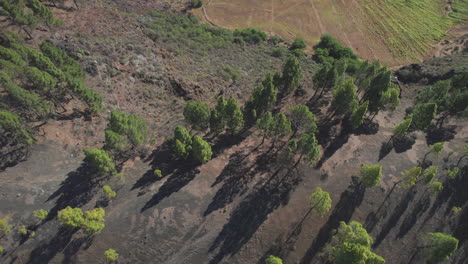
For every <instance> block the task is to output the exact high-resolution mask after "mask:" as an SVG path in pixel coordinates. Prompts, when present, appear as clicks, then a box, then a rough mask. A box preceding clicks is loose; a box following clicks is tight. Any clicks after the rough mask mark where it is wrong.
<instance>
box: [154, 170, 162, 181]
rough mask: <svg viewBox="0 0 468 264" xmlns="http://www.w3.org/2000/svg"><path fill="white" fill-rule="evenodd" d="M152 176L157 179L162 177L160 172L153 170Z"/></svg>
mask: <svg viewBox="0 0 468 264" xmlns="http://www.w3.org/2000/svg"><path fill="white" fill-rule="evenodd" d="M154 176H156V177H157V178H159V179H160V178H162V177H163V175H162V172H161V170H154Z"/></svg>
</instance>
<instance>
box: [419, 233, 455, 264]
mask: <svg viewBox="0 0 468 264" xmlns="http://www.w3.org/2000/svg"><path fill="white" fill-rule="evenodd" d="M422 245H423V248H424V255H425V257H426V258H427V259H428V260H430V261H434V262H440V261H444V260H448V259H449V258H450V256H451V255H452V254H453V253H454V252H455V250H457V248H458V239H456V238H454V237H452V236H450V235H447V234H444V233H438V232H436V233H427V235H426V236H425V237H423V240H422Z"/></svg>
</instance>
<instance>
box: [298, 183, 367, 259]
mask: <svg viewBox="0 0 468 264" xmlns="http://www.w3.org/2000/svg"><path fill="white" fill-rule="evenodd" d="M364 192H365V188H364V187H363V186H362V185H361V184H360V183H359V179H358V178H357V177H353V178H352V181H351V184H350V185H349V187H348V189H346V190H345V191H344V192H343V193H342V194H341V197H340V200H339V201H338V203H337V204H336V206H335V209H333V212H332V214H331V215H330V217H329V218H328V221H327V222H326V223H325V225H324V226H323V227H322V228H321V229H320V231H319V233H318V234H317V237H316V238H315V239H314V241H313V242H312V245H311V247H310V248H309V250H307V252H306V253H305V255H304V257H302V259H301V262H300V263H301V264H309V263H311V262H312V260H313V258H314V257H315V256H316V255H317V253H319V251H320V250H321V249H322V248H323V247H324V246H325V244H326V243H327V241H328V240H329V238H330V235H331V232H332V231H333V230H334V229H336V228H338V226H339V224H340V222H341V221H344V222H348V221H349V220H351V217H352V216H353V214H354V210H355V209H356V208H357V207H358V206H359V205H360V204H361V203H362V201H363V199H364Z"/></svg>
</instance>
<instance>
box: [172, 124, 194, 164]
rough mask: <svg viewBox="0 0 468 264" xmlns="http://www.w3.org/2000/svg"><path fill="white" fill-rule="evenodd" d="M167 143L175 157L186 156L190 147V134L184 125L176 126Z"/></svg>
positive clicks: (184, 157)
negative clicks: (172, 135) (172, 136)
mask: <svg viewBox="0 0 468 264" xmlns="http://www.w3.org/2000/svg"><path fill="white" fill-rule="evenodd" d="M169 143H170V146H171V148H172V149H173V151H174V153H175V155H176V157H177V158H179V159H186V158H188V156H189V154H190V151H191V148H192V136H191V135H190V133H189V132H188V130H187V129H186V128H185V127H183V126H176V128H175V130H174V138H172V139H171V140H170V142H169Z"/></svg>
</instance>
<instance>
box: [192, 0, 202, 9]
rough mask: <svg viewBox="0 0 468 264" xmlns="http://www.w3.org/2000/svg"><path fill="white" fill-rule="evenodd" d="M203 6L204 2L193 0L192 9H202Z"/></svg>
mask: <svg viewBox="0 0 468 264" xmlns="http://www.w3.org/2000/svg"><path fill="white" fill-rule="evenodd" d="M202 6H203V1H202V0H193V1H192V8H200V7H202Z"/></svg>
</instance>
